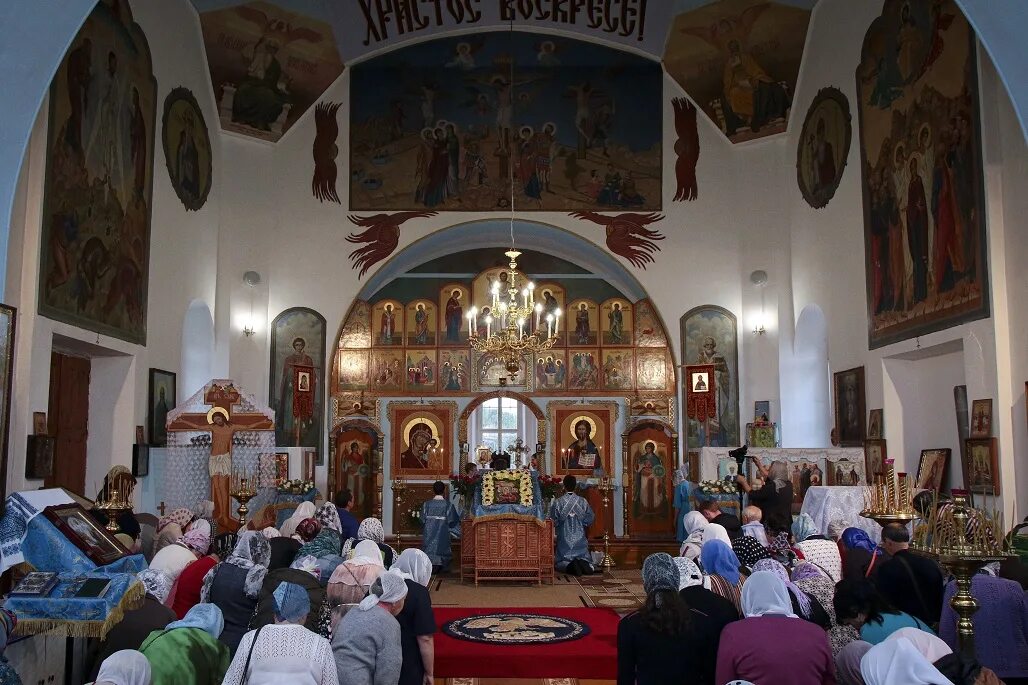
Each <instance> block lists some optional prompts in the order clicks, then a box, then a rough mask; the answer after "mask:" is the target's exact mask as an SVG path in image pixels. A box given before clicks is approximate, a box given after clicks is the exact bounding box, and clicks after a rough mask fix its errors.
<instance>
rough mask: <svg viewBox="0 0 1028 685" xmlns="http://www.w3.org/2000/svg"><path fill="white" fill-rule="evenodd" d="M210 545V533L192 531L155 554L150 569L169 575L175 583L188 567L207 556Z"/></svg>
mask: <svg viewBox="0 0 1028 685" xmlns="http://www.w3.org/2000/svg"><path fill="white" fill-rule="evenodd" d="M204 523H206V521H204ZM210 544H211V538H210V535H209V534H208V533H206V532H204V531H203V530H202V529H199V528H197V529H194V530H190V531H188V532H186V534H185V535H183V536H182V537H181V538H180V539H178V540H176V541H175V542H173V543H172V544H170V545H168V546H167V547H165V548H164V549H162V550H161V551H160V552H158V553H157V554H155V555H154V558H153V559H152V560H151V561H150V568H153V569H157V570H159V571H163V572H165V573H167V574H168V577H169V578H171V582H172V583H174V582H175V581H176V580H178V577H179V575H181V573H182V571H184V570H185V569H186V567H187V566H189V565H190V564H192V563H193V562H194V561H196V560H197V559H199V558H200V557H202V556H203V555H205V554H207V548H208V547H210Z"/></svg>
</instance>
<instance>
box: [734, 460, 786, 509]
mask: <svg viewBox="0 0 1028 685" xmlns="http://www.w3.org/2000/svg"><path fill="white" fill-rule="evenodd" d="M753 463H754V464H755V465H756V467H757V471H758V472H759V474H760V477H761V479H763V481H764V485H763V487H761V488H760V489H759V490H754V489H753V488H751V487H750V483H749V481H748V480H746V477H745V476H743V475H741V474H740V475H739V476H737V477H736V479H735V480H736V482H737V483H739V487H741V488H742V489H743V490H745V491H746V492H748V493H749V494H750V504H752V505H754V506H757V507H760V511H761V513H762V514H763V516H761V519H760V520H761V522H762V523H767V521H768V517H769V516H770V517H775V516H779V517H783V516H784V517H785V519H786V520H792V481H790V480H789V470H788V468H787V467H786V465H785V462H784V461H776V462H772V464H771V468H768V467H766V466H764V465H763V464H762V463H760V461H759V460H758V459H753Z"/></svg>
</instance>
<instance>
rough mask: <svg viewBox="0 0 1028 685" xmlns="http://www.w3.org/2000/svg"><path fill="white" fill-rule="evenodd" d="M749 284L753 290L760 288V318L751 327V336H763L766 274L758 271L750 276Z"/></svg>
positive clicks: (765, 330) (760, 270)
mask: <svg viewBox="0 0 1028 685" xmlns="http://www.w3.org/2000/svg"><path fill="white" fill-rule="evenodd" d="M750 283H752V284H753V286H754V287H755V288H760V318H758V319H757V321H756V323H755V324H754V325H753V335H764V334H765V333H767V329H766V328H764V286H765V285H767V272H766V271H764V270H762V269H758V270H757V271H754V272H753V273H751V274H750Z"/></svg>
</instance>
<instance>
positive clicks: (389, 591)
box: [357, 571, 407, 611]
mask: <svg viewBox="0 0 1028 685" xmlns="http://www.w3.org/2000/svg"><path fill="white" fill-rule="evenodd" d="M406 596H407V583H406V582H405V581H404V580H403V576H401V575H400V574H399V572H397V571H386V572H385V573H383V574H382V575H380V576H379V577H378V578H377V579H376V580H375V582H374V583H372V585H371V592H369V593H368V596H367V597H365V598H364V599H362V600H361V603H360V604H358V605H357V607H358V608H359V609H360V610H361V611H368V610H369V609H371V608H372V607H374V606H375V605H377V604H378V603H379V602H388V603H389V604H395V603H396V602H399V601H400V600H401V599H403V598H404V597H406Z"/></svg>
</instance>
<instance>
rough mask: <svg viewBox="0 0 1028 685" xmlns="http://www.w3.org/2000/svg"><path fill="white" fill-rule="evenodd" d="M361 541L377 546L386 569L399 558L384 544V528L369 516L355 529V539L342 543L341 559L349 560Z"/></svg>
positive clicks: (378, 521) (395, 552)
mask: <svg viewBox="0 0 1028 685" xmlns="http://www.w3.org/2000/svg"><path fill="white" fill-rule="evenodd" d="M362 540H371V541H372V542H374V543H375V544H376V545H378V548H379V549H380V550H381V551H382V561H383V562H384V563H385V565H386V567H387V568H388V567H389V566H392V565H393V563H394V562H395V561H396V558H397V557H398V556H400V553H399V552H397V551H396V550H395V549H393V548H392V547H390V546H389V545H387V544H386V543H385V528H384V527H383V526H382V522H381V521H380V520H378V519H377V518H375V517H374V516H369V517H368V518H366V519H364V520H363V521H361V524H360V525H359V526H358V527H357V537H355V538H349V539H348V540H344V541H343V551H342V552H340V554H341V555H342V556H343V559H349V558H350V556H351V554H352V552H353V548H354V547H356V546H357V543H359V542H361V541H362Z"/></svg>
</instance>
